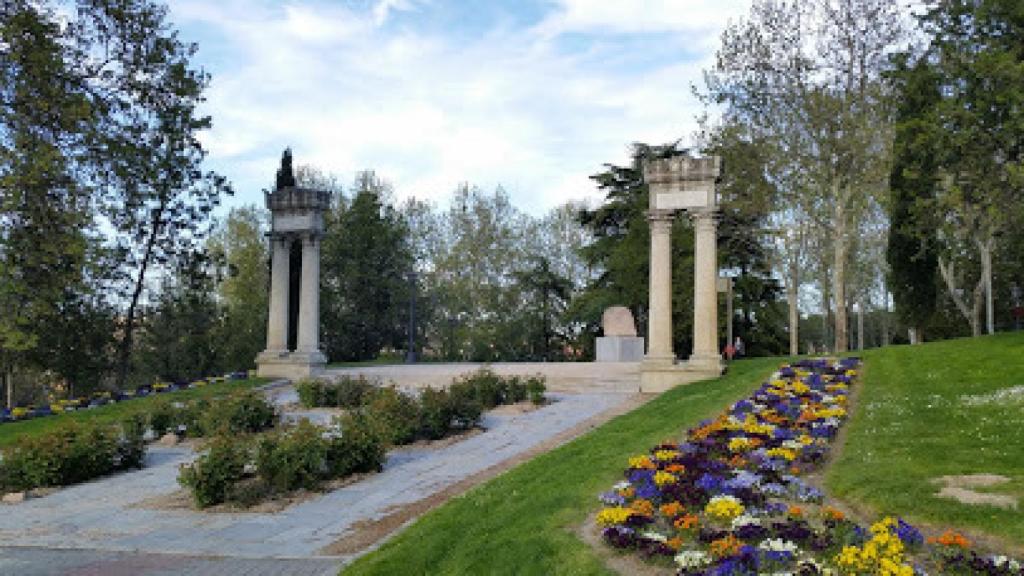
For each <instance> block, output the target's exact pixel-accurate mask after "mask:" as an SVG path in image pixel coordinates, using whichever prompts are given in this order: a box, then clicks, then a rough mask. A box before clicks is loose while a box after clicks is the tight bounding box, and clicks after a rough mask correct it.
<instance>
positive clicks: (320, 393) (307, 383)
mask: <svg viewBox="0 0 1024 576" xmlns="http://www.w3.org/2000/svg"><path fill="white" fill-rule="evenodd" d="M295 391H296V392H297V393H298V395H299V404H301V405H302V407H303V408H316V407H318V406H322V405H323V397H324V383H323V382H321V381H319V380H314V379H311V378H307V379H305V380H300V381H299V382H298V383H297V384H296V385H295Z"/></svg>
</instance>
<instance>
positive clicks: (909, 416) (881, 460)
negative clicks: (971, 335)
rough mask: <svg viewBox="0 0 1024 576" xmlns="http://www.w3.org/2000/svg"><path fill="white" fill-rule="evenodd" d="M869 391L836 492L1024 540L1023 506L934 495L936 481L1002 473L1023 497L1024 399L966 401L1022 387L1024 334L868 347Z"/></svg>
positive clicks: (842, 459) (920, 517)
mask: <svg viewBox="0 0 1024 576" xmlns="http://www.w3.org/2000/svg"><path fill="white" fill-rule="evenodd" d="M865 361H866V362H865V374H864V388H863V389H862V391H861V394H860V400H859V403H858V406H857V407H856V410H855V413H854V416H853V418H852V420H851V421H850V423H849V424H848V426H849V428H848V430H847V438H846V444H845V447H844V449H843V452H842V454H841V455H840V456H839V458H838V459H837V461H836V462H835V463H834V464H833V465H832V466H831V468H830V470H829V472H828V475H827V482H826V485H827V487H828V488H829V491H830V492H831V493H832V494H834V495H836V496H838V497H840V498H843V499H846V500H848V501H850V502H853V503H859V504H866V505H867V506H868V507H869V508H870V509H873V510H874V511H875V512H876V513H887V514H899V515H902V516H904V517H906V518H909V519H913V520H916V521H918V522H925V523H928V524H933V525H935V526H936V527H947V526H948V527H954V528H957V529H972V530H976V531H981V532H983V533H986V534H989V535H994V536H997V537H999V538H1002V539H1004V540H1005V541H1007V543H1009V544H1011V545H1016V546H1017V547H1020V546H1022V545H1024V516H1022V512H1021V511H1020V510H1018V511H1011V510H1001V509H998V508H995V507H992V506H968V505H964V504H960V503H958V502H956V501H954V500H947V499H940V498H936V497H935V494H936V492H937V491H938V488H937V487H936V486H934V485H932V484H930V483H929V480H930V479H932V478H936V477H939V476H943V475H956V474H973V473H983V472H984V473H995V474H1002V475H1004V476H1007V477H1009V478H1011V479H1012V482H1011V483H1009V484H1006V485H1003V486H1000V487H998V488H994V489H993V490H994V491H998V492H1003V493H1008V494H1013V495H1015V496H1017V497H1018V499H1019V501H1021V502H1024V401H1022V400H1021V399H1020V398H1021V397H1020V396H1018V397H1017V400H1016V401H1015V402H1009V403H1007V402H1003V403H988V404H985V405H982V406H968V405H966V404H964V403H963V402H962V401H961V397H962V396H978V395H981V396H983V395H985V394H990V393H992V392H994V391H996V390H1000V389H1005V388H1010V387H1014V386H1020V385H1022V384H1024V376H1022V375H1024V334H1002V335H997V336H989V337H983V338H975V339H962V340H951V341H945V342H937V343H934V344H926V345H922V346H915V347H910V346H894V347H889V348H885V349H880V350H873V351H869V352H868V353H867V354H865Z"/></svg>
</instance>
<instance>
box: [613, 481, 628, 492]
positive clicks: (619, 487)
mask: <svg viewBox="0 0 1024 576" xmlns="http://www.w3.org/2000/svg"><path fill="white" fill-rule="evenodd" d="M630 486H632V484H630V483H629V482H627V481H626V480H623V481H622V482H616V483H615V486H612V489H614V490H625V489H626V488H629V487H630Z"/></svg>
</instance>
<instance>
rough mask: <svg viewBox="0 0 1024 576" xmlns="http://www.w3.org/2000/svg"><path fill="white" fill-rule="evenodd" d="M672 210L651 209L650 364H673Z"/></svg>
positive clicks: (648, 360)
mask: <svg viewBox="0 0 1024 576" xmlns="http://www.w3.org/2000/svg"><path fill="white" fill-rule="evenodd" d="M673 216H674V213H673V212H672V211H671V210H651V211H649V212H648V213H647V220H648V222H650V226H651V284H650V299H651V303H650V310H649V311H648V315H647V342H648V345H647V346H648V347H647V356H646V357H644V362H645V363H647V364H672V363H673V362H674V361H675V358H676V355H675V352H673V350H672V217H673Z"/></svg>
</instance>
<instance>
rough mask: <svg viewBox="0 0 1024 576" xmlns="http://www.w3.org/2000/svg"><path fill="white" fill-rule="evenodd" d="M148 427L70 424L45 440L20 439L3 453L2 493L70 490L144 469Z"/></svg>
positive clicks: (137, 423) (136, 422) (137, 422)
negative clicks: (47, 488) (55, 488)
mask: <svg viewBox="0 0 1024 576" xmlns="http://www.w3.org/2000/svg"><path fill="white" fill-rule="evenodd" d="M143 429H144V423H143V421H142V420H141V419H132V420H130V421H129V422H126V423H125V424H124V425H123V426H117V425H101V424H81V423H78V422H75V421H71V420H69V421H67V422H65V423H62V424H61V425H60V426H58V427H56V428H55V429H54V430H53V431H52V432H51V433H49V434H46V435H44V436H30V437H25V438H21V439H19V440H18V442H17V443H16V444H14V445H13V446H11V447H9V448H6V449H4V451H3V461H2V462H0V487H2V488H3V489H4V490H14V491H20V490H30V489H32V488H39V487H43V486H67V485H70V484H77V483H80V482H85V481H87V480H92V479H93V478H98V477H100V476H105V475H107V474H110V473H112V472H116V471H118V470H125V469H127V468H133V467H134V468H141V467H142V462H143V460H144V458H145V446H144V444H143V442H142V430H143Z"/></svg>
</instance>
